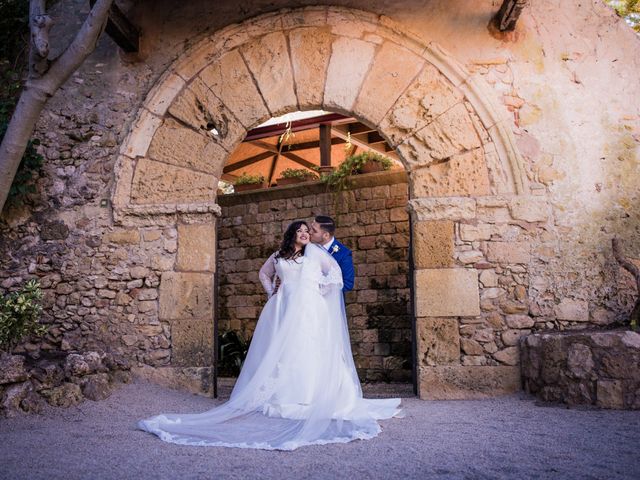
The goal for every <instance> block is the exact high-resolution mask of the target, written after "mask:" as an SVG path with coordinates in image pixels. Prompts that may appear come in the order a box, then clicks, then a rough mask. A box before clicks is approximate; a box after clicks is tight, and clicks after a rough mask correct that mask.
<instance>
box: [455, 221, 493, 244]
mask: <svg viewBox="0 0 640 480" xmlns="http://www.w3.org/2000/svg"><path fill="white" fill-rule="evenodd" d="M490 238H491V225H487V224H486V223H481V224H479V225H470V224H468V223H461V224H460V239H461V240H464V241H465V242H477V241H480V240H489V239H490Z"/></svg>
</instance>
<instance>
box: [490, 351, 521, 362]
mask: <svg viewBox="0 0 640 480" xmlns="http://www.w3.org/2000/svg"><path fill="white" fill-rule="evenodd" d="M493 358H495V359H496V360H497V361H499V362H500V363H504V364H505V365H518V364H519V363H520V349H519V348H518V347H507V348H505V349H503V350H499V351H497V352H496V353H494V354H493Z"/></svg>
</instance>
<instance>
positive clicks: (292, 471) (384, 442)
mask: <svg viewBox="0 0 640 480" xmlns="http://www.w3.org/2000/svg"><path fill="white" fill-rule="evenodd" d="M216 402H219V400H212V399H208V398H205V397H200V396H197V395H191V394H188V393H184V392H178V391H174V390H170V389H166V388H163V387H159V386H157V385H153V384H149V383H141V382H137V383H133V384H129V385H123V386H122V387H121V388H119V389H118V390H116V391H115V392H114V394H113V395H112V396H111V397H110V398H109V399H107V400H104V401H102V402H90V401H87V402H85V403H83V404H81V405H79V406H77V407H71V408H68V409H53V408H52V409H48V410H47V411H46V412H45V413H43V414H42V415H31V416H20V417H17V418H12V419H3V420H0V478H3V479H29V480H35V479H47V480H54V479H69V480H72V479H88V478H91V479H111V478H113V479H127V478H136V479H154V480H160V479H177V478H179V479H196V478H197V479H200V478H215V479H232V478H239V479H248V478H260V479H269V478H274V479H287V478H295V479H315V478H322V479H333V478H348V479H350V480H356V479H368V478H380V479H385V480H386V479H396V478H397V479H400V478H402V479H406V478H420V479H425V478H426V479H430V478H438V479H449V478H454V479H522V478H536V479H547V478H554V479H563V480H565V479H607V480H609V479H634V480H635V479H638V478H640V456H639V454H638V445H640V412H629V411H604V410H602V411H601V410H581V409H566V408H563V407H560V406H548V407H542V406H538V405H537V404H536V402H535V400H534V399H533V398H532V397H529V396H526V395H524V394H521V395H513V396H508V397H501V398H497V399H491V400H481V401H447V402H428V401H421V400H417V399H415V398H406V399H403V405H404V408H405V412H406V417H405V418H402V419H391V420H387V421H384V422H382V425H383V432H382V433H381V434H380V436H378V437H377V438H375V439H373V440H368V441H360V440H359V441H355V442H351V443H348V444H336V445H325V446H310V447H303V448H301V449H298V450H296V451H293V452H277V451H276V452H274V451H260V450H243V449H234V448H218V447H190V446H181V445H173V444H168V443H164V442H162V441H160V440H159V439H158V438H157V437H155V436H153V435H151V434H148V433H145V432H142V431H139V430H136V428H135V424H136V421H137V420H139V419H141V418H145V417H149V416H151V415H155V414H158V413H161V412H164V413H168V412H199V411H204V410H207V409H209V408H211V406H212V405H214V404H215V403H216Z"/></svg>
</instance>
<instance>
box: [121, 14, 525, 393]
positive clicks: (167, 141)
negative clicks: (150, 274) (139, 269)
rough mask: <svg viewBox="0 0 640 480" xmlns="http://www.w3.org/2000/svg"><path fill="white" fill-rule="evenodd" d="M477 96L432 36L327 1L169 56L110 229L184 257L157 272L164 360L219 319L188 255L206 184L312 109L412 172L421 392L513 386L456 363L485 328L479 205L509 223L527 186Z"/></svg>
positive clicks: (508, 375)
mask: <svg viewBox="0 0 640 480" xmlns="http://www.w3.org/2000/svg"><path fill="white" fill-rule="evenodd" d="M486 92H487V90H486V88H485V87H484V84H483V81H482V80H481V79H479V78H478V77H477V76H475V75H472V74H470V73H469V72H467V71H466V70H465V69H464V68H463V67H462V66H461V65H459V64H457V63H456V62H455V60H453V59H452V58H451V57H450V56H449V55H448V54H446V53H445V52H443V51H442V50H441V49H440V48H439V47H438V46H437V45H434V44H428V45H426V44H424V43H423V42H422V40H420V39H417V38H413V37H410V36H408V35H407V34H406V33H404V32H403V30H402V28H401V27H400V26H398V25H396V24H394V23H393V22H392V21H390V20H389V19H387V18H384V17H379V16H377V15H373V14H370V13H367V12H362V11H355V10H349V9H343V8H334V7H309V8H304V9H299V10H286V11H279V12H275V13H271V14H266V15H262V16H260V17H257V18H255V19H252V20H248V21H246V22H243V23H242V24H239V25H231V26H229V27H227V28H225V29H223V30H221V31H219V32H217V33H216V34H214V35H212V36H210V37H207V38H204V39H202V40H201V41H200V42H199V43H197V44H196V45H195V46H194V47H193V48H192V49H191V50H190V51H189V52H188V54H187V55H185V56H184V57H183V58H182V59H181V60H178V61H177V62H175V63H174V64H173V65H172V66H171V67H170V68H169V69H168V70H167V72H166V73H165V74H164V75H163V77H162V78H161V79H160V81H159V82H158V83H157V85H156V86H155V87H154V89H153V90H152V91H151V92H150V93H149V95H148V97H147V100H146V101H145V104H144V106H143V107H142V108H141V109H140V111H139V113H138V116H137V119H136V120H135V122H134V124H133V126H132V128H131V131H130V133H129V136H128V137H127V139H126V140H125V142H124V143H123V145H122V148H121V156H120V157H119V160H118V162H117V167H116V184H115V188H114V192H113V208H114V219H115V221H116V222H118V223H121V224H123V225H133V226H136V225H137V226H144V225H149V224H172V225H176V224H177V230H178V253H177V255H178V262H177V263H176V267H175V269H174V271H171V272H166V273H165V274H163V276H162V279H161V286H160V308H159V317H160V318H159V319H160V321H162V322H166V323H167V324H168V325H169V328H170V330H171V331H172V335H171V336H172V350H173V352H174V353H173V354H172V365H176V364H177V365H180V364H182V365H186V363H185V362H187V363H188V361H189V358H191V357H190V355H192V354H195V352H197V351H199V350H201V349H202V348H206V347H208V346H209V345H208V344H207V342H206V341H205V342H203V340H202V339H203V338H205V337H206V335H207V334H208V332H209V325H210V323H208V322H210V321H211V317H212V314H213V298H212V293H211V292H212V291H213V286H212V285H213V279H214V273H213V267H212V262H211V259H210V258H208V257H207V256H206V255H204V256H202V255H197V254H196V255H194V254H193V252H197V251H199V250H198V249H204V250H207V248H208V246H207V245H206V243H207V242H205V241H204V240H203V237H202V235H203V234H204V235H211V231H212V230H210V225H211V224H212V223H213V222H214V221H215V218H216V216H218V215H219V213H220V208H219V206H218V205H217V203H216V187H217V180H218V179H219V178H220V175H221V171H222V168H223V165H224V162H225V160H226V158H227V156H228V155H229V153H230V152H231V151H233V149H234V148H235V147H236V145H237V144H238V143H239V142H240V141H242V139H243V138H244V136H245V134H246V132H247V130H248V129H250V128H252V127H253V126H255V125H258V124H260V123H261V122H263V121H264V120H266V119H268V118H271V117H273V116H278V115H281V114H284V113H287V112H292V111H296V110H308V109H318V108H321V109H325V110H331V111H335V112H339V113H343V114H345V115H349V116H353V117H355V118H357V119H359V120H361V121H362V122H364V123H366V124H368V125H371V126H373V127H375V128H376V129H377V130H378V131H379V132H380V134H381V135H382V136H383V137H384V138H385V139H386V140H387V141H388V142H389V143H390V144H391V145H392V146H393V147H394V148H396V151H397V152H398V154H399V156H400V157H401V159H402V161H403V163H404V165H405V168H406V170H407V172H408V173H409V198H410V200H409V209H410V213H411V216H412V220H413V228H412V230H413V231H412V237H413V245H414V251H413V256H414V259H415V268H416V271H415V290H414V295H415V298H414V304H415V306H416V318H417V322H416V339H417V362H418V364H417V365H416V368H417V369H418V375H417V376H418V383H419V391H420V396H421V397H423V398H460V397H465V396H469V395H475V394H481V395H485V394H492V393H499V392H504V391H510V390H513V389H515V388H518V387H517V384H518V378H519V373H518V369H517V367H516V366H514V365H509V363H512V362H510V361H507V362H506V363H501V362H500V361H499V360H496V359H495V358H493V357H492V358H490V359H489V360H485V361H484V363H483V362H482V361H481V360H480V357H481V356H480V355H471V354H467V353H465V355H466V356H469V357H477V358H478V359H477V360H473V359H470V360H466V362H467V363H464V361H463V360H464V358H463V357H464V356H465V355H462V354H461V333H464V327H465V324H471V325H473V324H474V321H475V320H478V319H479V321H480V322H486V321H488V320H486V318H485V317H487V315H488V314H487V315H485V312H484V311H483V310H482V309H481V308H480V292H481V290H483V289H484V288H485V287H487V286H488V285H492V281H491V280H488V281H487V282H486V283H482V282H481V281H479V273H480V271H479V269H481V268H482V265H483V264H482V263H481V262H473V261H472V262H469V261H467V260H468V258H467V257H470V256H469V255H466V256H465V255H464V254H463V257H464V258H463V259H462V260H461V258H462V257H461V253H462V252H464V251H468V250H471V251H476V250H477V248H476V245H475V244H474V243H473V242H479V241H481V240H483V239H485V236H486V235H487V234H486V232H484V230H482V225H481V224H482V222H485V221H491V219H490V218H489V219H487V218H488V216H489V217H490V216H491V215H495V214H496V213H495V212H494V211H493V210H492V211H491V212H490V213H487V212H486V210H487V209H492V208H494V209H495V208H497V209H501V213H498V214H497V215H499V214H502V213H504V212H503V211H504V210H506V211H507V212H511V213H510V214H511V215H514V216H517V215H518V210H517V209H518V205H519V203H518V202H519V201H520V200H519V199H520V196H521V195H528V186H527V176H526V172H525V170H524V167H523V164H522V161H521V158H520V156H519V155H518V153H517V150H516V149H515V147H514V141H513V135H512V133H511V131H510V129H509V120H507V119H506V117H503V115H502V110H501V109H500V107H499V106H498V104H497V103H496V102H495V101H494V100H493V99H492V97H491V95H489V94H487V93H486ZM514 212H515V213H514ZM474 228H475V229H476V230H482V232H480V233H479V234H478V235H475V234H474V233H473V232H474ZM462 229H464V230H465V233H464V234H462V233H460V232H461V231H462ZM476 233H477V232H476ZM490 236H491V235H490V234H489V237H490ZM213 241H214V240H213V239H212V242H213ZM465 242H466V243H465ZM505 243H508V242H505ZM189 246H190V247H189ZM506 246H508V245H506ZM463 247H464V248H463ZM467 247H469V248H467ZM492 247H495V246H492ZM194 248H195V250H194ZM478 248H479V246H478ZM483 248H484V247H483ZM487 248H488V247H487ZM516 249H517V248H516ZM485 250H486V248H485ZM499 250H500V249H499ZM507 250H509V249H507ZM181 252H182V253H181ZM515 253H516V254H517V253H519V252H515ZM516 254H513V252H511V251H509V252H507V253H504V252H503V251H502V250H500V251H497V252H491V255H492V256H493V258H494V259H496V261H500V260H503V261H505V262H506V263H509V262H511V261H512V260H513V261H514V262H515V263H518V258H516V257H517V255H516ZM181 255H182V258H183V259H185V260H184V261H182V262H181V261H180V258H181ZM484 255H487V256H489V253H488V252H487V251H485V252H484ZM501 255H502V257H501ZM187 258H189V259H190V260H186V259H187ZM471 258H472V260H473V257H472V256H471ZM205 259H206V260H205ZM476 264H478V265H477V266H476ZM516 312H517V309H516ZM503 313H504V312H503ZM494 317H495V316H494ZM474 319H475V320H474ZM494 321H496V322H497V321H498V319H497V318H494ZM500 321H501V320H500ZM475 323H478V322H475ZM467 330H469V329H467ZM174 332H175V334H174ZM210 338H211V342H210V343H211V345H210V347H211V348H212V347H213V345H212V341H213V336H212V335H211V337H210ZM474 341H475V340H474ZM502 346H504V345H502ZM498 348H499V347H498V346H496V349H498ZM490 349H491V350H492V349H493V346H492V347H491V348H490ZM494 351H495V350H494ZM190 352H191V353H190ZM487 352H488V353H487V355H491V352H490V350H487ZM509 355H511V356H512V355H513V354H512V351H509ZM461 358H462V360H461ZM174 360H175V361H174ZM176 362H177V363H176ZM474 362H475V363H474Z"/></svg>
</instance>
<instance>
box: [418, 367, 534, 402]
mask: <svg viewBox="0 0 640 480" xmlns="http://www.w3.org/2000/svg"><path fill="white" fill-rule="evenodd" d="M520 388H521V386H520V368H519V367H517V366H506V365H501V366H462V365H443V366H438V367H425V366H422V367H420V368H419V372H418V391H419V395H420V398H421V399H423V400H469V399H481V398H489V397H495V396H497V395H506V394H510V393H514V392H517V391H519V390H520Z"/></svg>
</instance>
